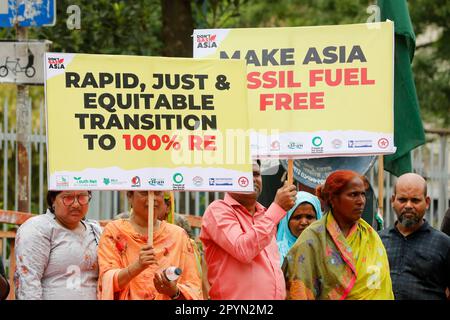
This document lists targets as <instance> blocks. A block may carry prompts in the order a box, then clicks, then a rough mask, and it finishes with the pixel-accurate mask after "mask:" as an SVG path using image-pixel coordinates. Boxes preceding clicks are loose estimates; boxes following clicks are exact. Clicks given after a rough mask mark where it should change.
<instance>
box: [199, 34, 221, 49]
mask: <svg viewBox="0 0 450 320" xmlns="http://www.w3.org/2000/svg"><path fill="white" fill-rule="evenodd" d="M197 48H217V43H216V35H215V34H198V35H197Z"/></svg>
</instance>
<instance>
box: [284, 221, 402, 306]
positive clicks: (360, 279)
mask: <svg viewBox="0 0 450 320" xmlns="http://www.w3.org/2000/svg"><path fill="white" fill-rule="evenodd" d="M282 268H283V272H284V275H285V280H286V291H287V299H295V300H309V299H330V300H343V299H355V300H357V299H364V300H392V299H394V294H393V292H392V283H391V277H390V274H389V262H388V258H387V254H386V250H385V248H384V246H383V243H382V242H381V239H380V237H379V236H378V234H377V233H376V231H375V230H374V229H373V228H372V227H371V226H370V225H369V224H368V223H367V222H365V221H364V220H363V219H359V221H358V222H357V223H356V224H355V225H354V226H353V227H352V229H351V230H350V232H349V234H348V236H347V237H345V236H344V234H343V233H342V231H341V229H340V228H339V225H338V223H337V222H336V220H335V219H334V217H333V214H332V213H331V212H328V213H327V214H325V215H324V217H323V218H322V219H320V220H319V221H316V222H314V223H313V224H311V225H310V226H309V227H308V228H306V229H305V230H304V231H303V232H302V234H301V235H300V237H299V238H298V240H297V242H296V243H295V244H294V246H293V247H292V248H291V250H290V251H289V253H288V254H287V256H286V259H285V261H284V263H283V267H282Z"/></svg>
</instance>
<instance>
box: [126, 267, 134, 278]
mask: <svg viewBox="0 0 450 320" xmlns="http://www.w3.org/2000/svg"><path fill="white" fill-rule="evenodd" d="M127 274H128V278H129V279H130V280H131V279H132V278H133V277H132V276H131V273H130V267H129V266H128V267H127Z"/></svg>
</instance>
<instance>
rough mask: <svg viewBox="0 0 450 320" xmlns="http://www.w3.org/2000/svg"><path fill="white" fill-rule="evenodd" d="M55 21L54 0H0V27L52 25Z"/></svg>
mask: <svg viewBox="0 0 450 320" xmlns="http://www.w3.org/2000/svg"><path fill="white" fill-rule="evenodd" d="M55 22H56V1H55V0H40V1H36V0H0V27H14V25H16V24H17V25H19V26H21V27H40V26H53V25H55Z"/></svg>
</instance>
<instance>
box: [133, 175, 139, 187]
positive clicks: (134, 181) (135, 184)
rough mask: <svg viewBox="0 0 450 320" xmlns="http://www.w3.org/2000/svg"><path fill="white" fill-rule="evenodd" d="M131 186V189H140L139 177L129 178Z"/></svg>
mask: <svg viewBox="0 0 450 320" xmlns="http://www.w3.org/2000/svg"><path fill="white" fill-rule="evenodd" d="M131 186H132V187H140V186H141V178H139V176H134V177H133V178H131Z"/></svg>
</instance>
